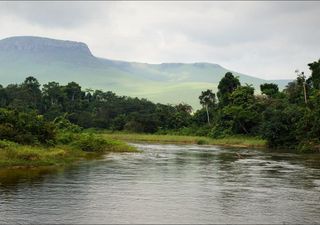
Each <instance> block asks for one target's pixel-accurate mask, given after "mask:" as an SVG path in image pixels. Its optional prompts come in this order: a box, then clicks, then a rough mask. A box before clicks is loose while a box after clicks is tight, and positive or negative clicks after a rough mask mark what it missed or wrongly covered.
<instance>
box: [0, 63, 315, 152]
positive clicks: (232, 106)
mask: <svg viewBox="0 0 320 225" xmlns="http://www.w3.org/2000/svg"><path fill="white" fill-rule="evenodd" d="M309 68H310V70H311V72H312V74H311V76H310V77H309V78H306V77H305V76H304V74H303V73H299V72H298V76H297V79H296V80H294V81H293V82H290V83H289V84H288V85H287V87H286V88H285V89H284V90H283V91H281V92H280V91H279V88H278V86H277V85H276V84H272V83H270V84H263V85H261V87H260V91H261V94H260V95H255V94H254V91H255V90H254V88H253V87H252V86H250V85H247V84H245V85H241V83H240V81H239V79H238V78H237V77H235V76H233V74H232V73H230V72H228V73H226V74H225V76H224V77H223V78H222V80H221V81H220V83H219V85H218V92H217V93H216V94H215V93H213V92H212V91H211V90H206V91H203V92H202V93H201V95H200V96H199V100H200V103H201V105H202V106H203V108H202V109H200V110H197V111H196V112H194V113H193V111H192V107H191V106H189V105H188V104H184V103H181V104H178V105H169V104H168V105H165V104H155V103H152V102H150V101H148V100H146V99H138V98H132V97H125V96H117V95H116V94H115V93H113V92H110V91H106V92H104V91H101V90H91V89H85V90H83V89H82V87H80V86H79V84H77V83H75V82H70V83H68V84H67V85H60V84H59V83H57V82H49V83H47V84H44V85H43V86H42V88H41V85H40V84H39V82H38V81H37V79H36V78H34V77H27V78H26V79H25V81H24V82H23V83H21V84H10V85H8V86H7V87H2V86H0V107H1V109H0V139H5V140H9V141H14V142H17V143H20V144H46V145H54V144H56V143H61V142H64V141H65V142H68V141H69V142H72V140H83V143H78V146H85V147H83V149H84V150H87V151H90V150H92V148H91V147H89V146H86V145H90V142H92V140H94V137H93V136H90V137H89V136H81V135H86V134H82V133H81V132H80V133H79V132H78V130H81V129H82V128H98V129H109V130H117V131H122V130H125V131H131V132H142V133H160V134H168V133H169V134H183V135H201V136H208V137H213V138H222V137H227V136H231V135H240V136H241V135H242V136H258V137H263V138H265V139H266V140H267V142H268V145H269V146H270V147H274V148H290V149H295V150H300V151H318V150H319V146H320V139H319V138H320V98H319V97H320V60H319V61H316V62H313V63H310V64H309ZM216 98H217V99H216ZM68 123H69V124H68ZM66 124H67V125H66ZM66 127H67V130H68V129H71V130H69V131H66ZM61 130H63V132H61ZM77 133H78V135H80V136H81V138H79V137H80V136H79V137H77V138H75V137H73V138H72V137H71V136H72V135H77ZM62 134H63V135H62ZM68 138H69V139H68ZM71 139H72V140H71ZM92 143H97V144H99V143H100V141H99V140H98V139H97V140H94V141H93V142H92ZM100 144H101V143H100ZM95 148H97V149H99V147H95Z"/></svg>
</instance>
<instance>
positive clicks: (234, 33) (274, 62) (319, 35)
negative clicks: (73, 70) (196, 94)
mask: <svg viewBox="0 0 320 225" xmlns="http://www.w3.org/2000/svg"><path fill="white" fill-rule="evenodd" d="M319 22H320V2H296V1H295V2H276V1H273V2H258V1H257V2H252V1H249V2H239V1H236V2H230V1H229V2H0V28H1V29H0V38H1V39H2V38H6V37H10V36H21V35H23V36H24V35H32V36H43V37H51V38H57V39H63V40H74V41H81V42H85V43H86V44H88V46H89V48H90V49H91V51H92V53H93V54H94V55H95V56H99V57H104V58H109V59H119V60H127V61H137V62H149V63H162V62H210V63H217V64H220V65H222V66H224V67H226V68H228V69H230V70H234V71H237V72H241V73H245V74H249V75H254V76H257V77H261V78H265V79H283V78H295V74H294V70H295V69H300V70H301V71H305V72H307V73H309V70H308V67H307V64H308V63H309V62H312V61H315V60H317V59H318V58H320V23H319Z"/></svg>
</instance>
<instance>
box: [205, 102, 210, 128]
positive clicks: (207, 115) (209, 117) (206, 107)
mask: <svg viewBox="0 0 320 225" xmlns="http://www.w3.org/2000/svg"><path fill="white" fill-rule="evenodd" d="M206 111H207V119H208V124H209V125H211V124H210V117H209V111H208V106H207V105H206Z"/></svg>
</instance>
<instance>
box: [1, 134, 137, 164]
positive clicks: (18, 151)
mask: <svg viewBox="0 0 320 225" xmlns="http://www.w3.org/2000/svg"><path fill="white" fill-rule="evenodd" d="M135 151H137V150H136V149H135V148H134V147H132V146H129V145H127V144H126V143H123V142H121V141H115V140H111V139H108V141H107V142H106V144H105V145H104V146H103V148H101V149H100V150H99V151H84V150H83V149H82V147H81V146H77V145H71V144H69V145H61V144H60V145H56V146H54V147H47V146H29V145H19V144H16V143H14V142H8V141H0V168H31V167H41V166H65V165H68V164H71V163H74V162H76V161H79V160H84V159H92V158H99V157H101V156H102V155H103V154H106V153H109V152H135Z"/></svg>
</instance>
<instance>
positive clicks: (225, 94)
mask: <svg viewBox="0 0 320 225" xmlns="http://www.w3.org/2000/svg"><path fill="white" fill-rule="evenodd" d="M239 86H240V81H239V79H238V78H237V77H235V76H233V74H232V73H231V72H227V73H226V74H225V75H224V77H223V78H222V79H221V81H220V82H219V85H218V93H217V96H218V99H219V104H220V105H221V106H225V105H228V104H229V103H230V99H229V98H230V95H231V93H232V92H233V91H234V90H235V89H236V88H237V87H239Z"/></svg>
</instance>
